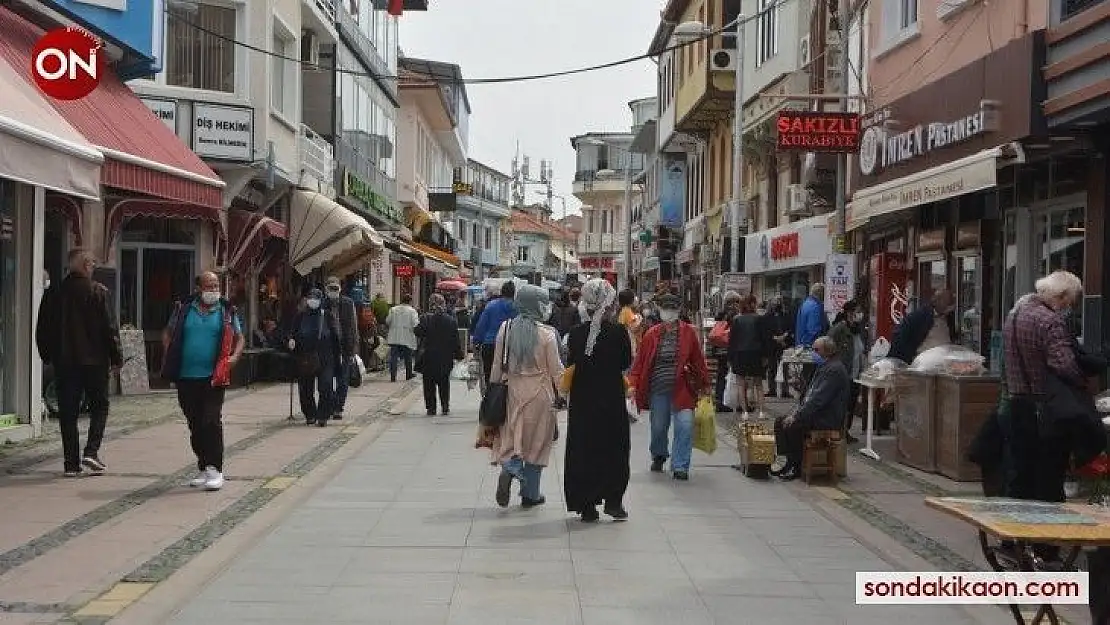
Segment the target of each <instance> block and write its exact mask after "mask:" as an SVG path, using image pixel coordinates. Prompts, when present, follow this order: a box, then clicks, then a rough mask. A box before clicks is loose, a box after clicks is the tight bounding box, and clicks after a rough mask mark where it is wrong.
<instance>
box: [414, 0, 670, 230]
mask: <svg viewBox="0 0 1110 625" xmlns="http://www.w3.org/2000/svg"><path fill="white" fill-rule="evenodd" d="M661 6H662V4H661V2H660V1H659V0H561V1H560V2H551V1H550V0H430V2H429V7H428V11H427V12H419V11H416V12H411V11H410V12H405V15H404V17H402V18H401V26H400V28H401V34H400V40H401V41H400V43H401V49H402V50H403V51H404V54H405V55H406V56H411V57H418V58H427V59H431V60H436V61H446V62H450V63H457V64H458V65H460V66H461V67H462V71H463V76H464V77H466V78H495V77H502V76H520V75H526V74H542V73H547V72H552V71H559V70H565V69H573V68H578V67H585V66H590V65H597V64H600V63H606V62H610V61H615V60H618V59H623V58H627V57H631V56H637V55H640V54H643V53H644V52H646V51H647V48H648V45H649V44H650V43H651V37H652V35H653V34H654V33H655V27H656V26H657V25H658V23H659V10H660V7H661ZM467 95H468V96H469V98H470V105H471V108H472V109H473V110H472V113H471V117H470V157H471V158H474V159H477V160H479V161H482V162H483V163H486V164H488V165H491V166H493V167H496V168H498V169H501V170H502V171H504V172H505V173H506V174H508V173H511V167H510V166H511V163H512V158H513V153H514V151H515V149H516V143H517V141H519V142H520V150H521V153H522V155H523V154H527V155H529V156H531V159H532V162H531V166H532V170H533V174H532V175H533V176H537V175H538V174H537V173H535V172H538V171H539V161H540V159H550V160H553V161H554V168H555V182H556V185H555V193H557V194H563V195H566V196H567V200H568V201H567V208H568V211H569V212H577V207H578V206H579V202H578V201H577V200H575V199H574V198H573V197H572V196H571V195H570V193H571V183H572V182H573V180H574V150H573V149H571V147H570V137H571V136H574V135H578V134H583V133H585V132H589V131H601V132H604V131H622V130H624V131H627V130H629V129H630V128H631V125H632V114H631V112H630V111H629V110H628V102H630V101H632V100H635V99H638V98H642V97H648V96H653V95H655V65H654V64H653V63H652V62H651V61H650V60H643V61H638V62H635V63H631V64H628V65H624V66H621V67H617V68H613V69H606V70H600V71H596V72H590V73H586V74H579V75H576V76H569V77H564V78H552V79H547V80H542V81H534V82H523V83H509V84H501V85H467ZM536 188H538V187H536ZM538 199H539V195H538V194H536V193H534V192H532V191H529V194H528V200H529V201H535V200H538ZM561 210H562V206H561V204H560V203H559V201H558V200H556V201H555V216H556V217H558V216H559V215H560V213H561Z"/></svg>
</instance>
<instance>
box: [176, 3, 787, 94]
mask: <svg viewBox="0 0 1110 625" xmlns="http://www.w3.org/2000/svg"><path fill="white" fill-rule="evenodd" d="M791 1H792V0H777V1H776V2H774V3H772V4H769V5H767V6H766V7H764V8H762V9H760V10H759V11H757V12H756V13H754V14H753V15H751V16H746V17H743V16H742V17H738V18H736V19H735V20H733V21H732V22H729V23H728V24H726V25H724V26H722V27H721V28H720V29H718V30H714V31H711V32H707V33H704V34H701V35H699V36H697V37H694V38H692V39H689V40H687V41H683V42H681V43H677V44H675V45H673V46H668V47H666V48H663V49H662V50H660V51H659V52H658V53H656V54H651V53H645V54H639V55H636V56H631V57H628V58H624V59H620V60H617V61H610V62H608V63H600V64H598V65H590V66H588V67H579V68H575V69H568V70H561V71H555V72H547V73H543V74H526V75H522V76H504V77H497V78H463V79H455V78H447V77H440V76H431V77H428V76H423V75H422V78H430V79H431V80H433V81H434V82H436V83H439V84H456V85H459V84H463V85H490V84H505V83H515V82H529V81H536V80H545V79H548V78H559V77H562V76H573V75H575V74H585V73H589V72H595V71H599V70H603V69H611V68H614V67H619V66H622V65H629V64H631V63H636V62H639V61H643V60H645V59H650V58H653V57H656V56H659V55H661V54H664V53H667V52H673V51H675V50H679V49H682V48H686V47H689V46H693V45H697V44H698V43H701V42H703V41H708V40H709V39H712V38H713V37H716V36H718V35H723V36H726V37H727V36H730V35H732V34H733V33H734V32H735V29H736V26H737V24H747V23H749V22H753V21H755V20H757V19H759V18H761V17H762V16H763V14H764V13H769V12H771V11H774V10H776V9H778V8H779V7H780V6H782V5H784V4H786V3H787V2H791ZM340 10H341V9H340ZM163 12H165V13H166V14H167V15H169V16H171V17H172V18H173V19H174V20H176V21H178V22H180V23H182V24H185V25H186V26H189V27H190V28H192V29H194V30H196V31H198V32H201V33H204V34H206V35H208V36H210V37H214V38H216V39H219V40H221V41H226V42H228V43H230V44H232V45H235V46H237V47H241V48H244V49H246V50H250V51H252V52H258V53H260V54H264V55H266V56H269V57H273V58H277V59H281V60H283V61H289V62H292V63H296V64H298V65H300V66H302V67H304V68H307V69H317V70H325V71H334V72H337V73H340V74H349V75H354V76H360V77H365V78H371V79H374V80H398V79H399V76H396V75H392V74H375V73H372V72H366V71H362V70H353V69H346V68H341V67H334V66H328V65H320V64H319V63H310V62H308V61H304V60H302V59H300V58H299V57H291V56H285V55H283V54H279V53H277V52H274V51H272V50H267V49H265V48H260V47H258V46H254V45H251V44H249V43H246V42H244V41H239V40H237V39H235V38H234V37H228V36H226V35H222V34H220V33H217V32H215V31H212V30H209V29H207V28H205V27H203V26H201V25H200V24H197V23H195V22H192V21H190V20H188V19H186V18H184V17H182V16H181V15H180V14H179V13H176V12H172V11H170V9H169V8H168V7H167V8H165V9H163Z"/></svg>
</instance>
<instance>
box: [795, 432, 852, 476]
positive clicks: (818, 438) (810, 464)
mask: <svg viewBox="0 0 1110 625" xmlns="http://www.w3.org/2000/svg"><path fill="white" fill-rule="evenodd" d="M842 444H843V441H842V440H841V433H840V430H813V431H812V432H810V433H809V434H807V435H806V442H805V446H804V447H803V448H802V475H804V476H805V479H806V484H807V485H808V484H809V483H810V480H812V479H813V474H814V472H815V471H816V472H818V473H823V474H824V475H827V476H829V480H830V481H831V482H832V485H833V486H836V483H837V479H838V476H837V470H836V469H837V466H836V454H837V449H838V448H839V447H840V446H841V445H842Z"/></svg>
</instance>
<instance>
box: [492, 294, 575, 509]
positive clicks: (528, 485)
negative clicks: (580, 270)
mask: <svg viewBox="0 0 1110 625" xmlns="http://www.w3.org/2000/svg"><path fill="white" fill-rule="evenodd" d="M516 306H517V310H518V311H519V313H520V314H519V316H518V317H516V318H515V319H512V320H510V321H506V322H505V323H503V324H502V325H501V329H500V330H499V331H498V333H497V342H496V344H495V347H494V357H493V370H492V371H491V375H490V379H491V380H506V381H507V384H508V387H509V401H508V417H507V419H506V421H505V424H504V425H503V426H501V428H500V431H499V432H498V434H497V440H496V441H495V442H494V443H493V453H494V460H495V461H497V462H498V463H500V465H501V476H500V477H499V478H498V480H497V496H496V499H497V505H499V506H501V507H502V508H504V507H506V506H508V505H509V497H510V493H509V490H510V488H511V487H512V483H513V480H514V479H515V480H517V481H519V482H520V501H521V505H523V506H524V507H525V508H532V507H535V506H539V505H543V504H544V503H545V502H546V499H545V498H544V496H543V495H542V494H540V477H541V475H542V473H543V468H544V467H545V466H547V462H548V460H549V458H550V456H551V448H552V447H553V446H554V441H555V438H556V436H557V432H558V428H557V424H556V420H555V410H554V408H553V406H554V402H555V390H554V389H555V388H557V387H558V386H559V380H560V378H561V377H562V375H563V364H562V361H561V360H560V359H559V333H558V332H557V331H556V330H555V329H554V328H552V327H550V326H547V325H544V324H543V321H544V320H546V319H548V318H549V317H550V316H551V302H550V298H549V297H548V294H547V291H546V290H544V289H541V288H540V287H537V286H532V285H526V286H524V287H521V288H520V290H518V291H517V292H516ZM506 345H507V346H508V358H507V359H506V358H505V356H504V354H505V351H504V350H505V349H506ZM502 362H507V363H508V371H504V370H503V367H502Z"/></svg>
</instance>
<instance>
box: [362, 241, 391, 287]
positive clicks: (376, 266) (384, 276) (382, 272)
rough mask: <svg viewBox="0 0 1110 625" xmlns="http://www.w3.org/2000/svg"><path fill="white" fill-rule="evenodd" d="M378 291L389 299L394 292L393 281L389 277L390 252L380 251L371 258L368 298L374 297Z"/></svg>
mask: <svg viewBox="0 0 1110 625" xmlns="http://www.w3.org/2000/svg"><path fill="white" fill-rule="evenodd" d="M378 293H381V294H382V295H385V297H386V299H389V297H390V295H391V294H392V293H393V282H392V280H391V279H390V277H389V258H388V252H383V251H378V252H377V253H376V254H374V256H373V258H371V259H370V287H369V289H368V290H367V292H366V297H367V298H372V297H374V296H375V295H377V294H378Z"/></svg>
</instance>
